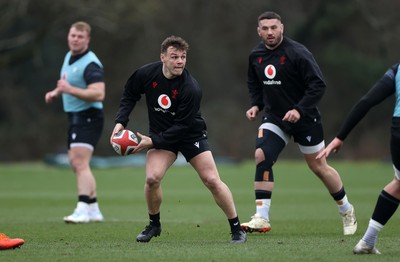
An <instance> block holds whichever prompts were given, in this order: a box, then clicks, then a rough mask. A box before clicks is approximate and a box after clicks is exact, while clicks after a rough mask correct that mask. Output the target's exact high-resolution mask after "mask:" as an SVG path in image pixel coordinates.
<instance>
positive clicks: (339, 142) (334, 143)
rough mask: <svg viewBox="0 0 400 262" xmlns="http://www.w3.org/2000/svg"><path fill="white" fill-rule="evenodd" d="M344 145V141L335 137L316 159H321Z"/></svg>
mask: <svg viewBox="0 0 400 262" xmlns="http://www.w3.org/2000/svg"><path fill="white" fill-rule="evenodd" d="M342 145H343V141H342V140H340V139H339V138H337V137H335V138H334V139H333V140H332V142H330V143H329V145H328V146H327V147H326V148H325V149H324V150H322V151H321V153H319V154H318V155H317V157H316V159H321V158H323V157H328V156H329V154H330V153H331V152H333V153H337V152H339V150H340V148H341V147H342Z"/></svg>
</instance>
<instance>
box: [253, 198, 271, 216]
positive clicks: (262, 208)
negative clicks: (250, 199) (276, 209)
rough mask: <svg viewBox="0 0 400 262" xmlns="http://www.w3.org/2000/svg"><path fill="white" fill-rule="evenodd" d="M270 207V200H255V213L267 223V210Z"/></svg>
mask: <svg viewBox="0 0 400 262" xmlns="http://www.w3.org/2000/svg"><path fill="white" fill-rule="evenodd" d="M270 206H271V199H257V200H256V212H257V213H258V214H260V215H261V217H262V218H264V219H266V220H267V221H269V208H270Z"/></svg>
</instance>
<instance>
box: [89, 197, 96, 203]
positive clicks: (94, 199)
mask: <svg viewBox="0 0 400 262" xmlns="http://www.w3.org/2000/svg"><path fill="white" fill-rule="evenodd" d="M96 202H97V197H94V198H90V199H89V204H93V203H96Z"/></svg>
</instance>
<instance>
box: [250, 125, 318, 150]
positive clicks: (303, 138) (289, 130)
mask: <svg viewBox="0 0 400 262" xmlns="http://www.w3.org/2000/svg"><path fill="white" fill-rule="evenodd" d="M264 129H265V130H269V131H270V132H273V133H275V134H276V135H277V137H276V139H278V137H279V138H281V139H282V140H283V141H284V142H285V144H288V143H289V141H290V139H291V137H293V140H294V142H296V143H297V144H298V145H299V148H300V151H301V152H302V153H303V154H313V153H315V152H318V151H319V150H321V149H322V148H324V146H325V141H324V130H323V127H322V123H321V121H320V119H307V120H306V119H304V120H303V121H299V122H298V123H296V124H290V123H283V121H280V122H279V121H277V120H276V119H274V118H272V117H264V118H263V123H262V124H261V126H260V130H264ZM269 142H272V141H268V140H266V136H264V135H262V134H259V135H258V137H257V139H256V148H262V147H264V146H265V144H268V143H269Z"/></svg>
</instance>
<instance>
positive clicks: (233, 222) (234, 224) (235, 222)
mask: <svg viewBox="0 0 400 262" xmlns="http://www.w3.org/2000/svg"><path fill="white" fill-rule="evenodd" d="M228 221H229V225H230V226H231V232H236V231H239V230H241V228H240V222H239V217H235V218H232V219H228Z"/></svg>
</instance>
